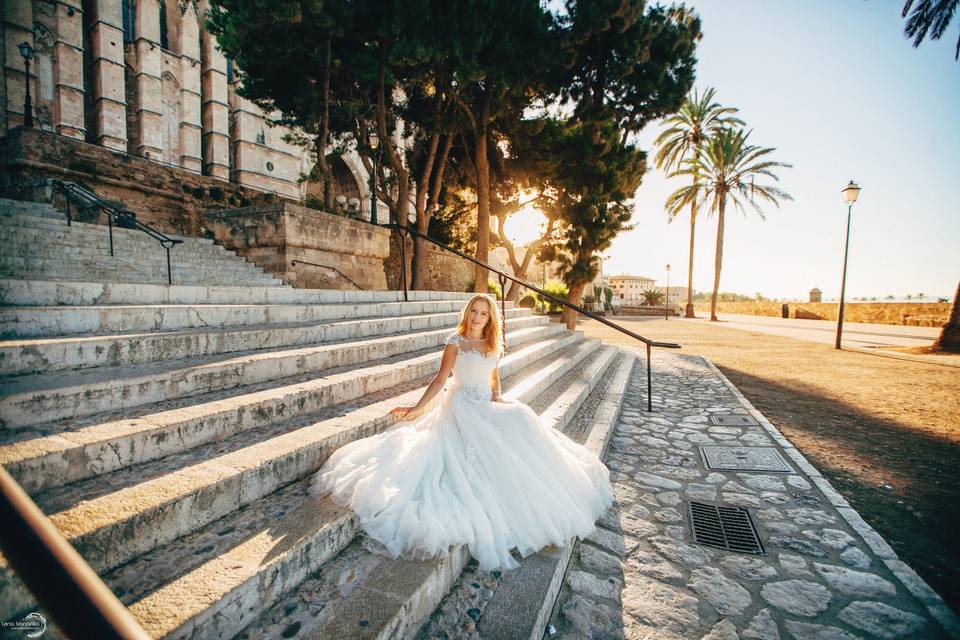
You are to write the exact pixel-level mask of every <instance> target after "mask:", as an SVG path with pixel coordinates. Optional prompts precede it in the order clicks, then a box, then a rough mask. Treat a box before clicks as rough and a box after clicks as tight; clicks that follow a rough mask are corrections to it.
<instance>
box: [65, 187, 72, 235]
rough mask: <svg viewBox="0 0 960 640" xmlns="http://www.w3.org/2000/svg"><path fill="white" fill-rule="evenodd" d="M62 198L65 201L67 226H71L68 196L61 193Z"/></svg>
mask: <svg viewBox="0 0 960 640" xmlns="http://www.w3.org/2000/svg"><path fill="white" fill-rule="evenodd" d="M63 199H64V200H66V201H67V226H68V227H72V226H73V225H72V224H71V220H70V218H71V216H70V197H69V196H68V195H67V194H63Z"/></svg>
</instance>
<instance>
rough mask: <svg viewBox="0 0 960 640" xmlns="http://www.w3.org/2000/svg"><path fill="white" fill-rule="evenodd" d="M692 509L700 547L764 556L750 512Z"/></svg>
mask: <svg viewBox="0 0 960 640" xmlns="http://www.w3.org/2000/svg"><path fill="white" fill-rule="evenodd" d="M689 506H690V524H691V526H692V527H693V539H694V540H695V541H696V542H697V543H698V544H702V545H706V546H708V547H718V548H720V549H728V550H730V551H739V552H740V553H754V554H762V553H764V550H763V544H761V542H760V536H758V535H757V528H756V527H755V526H754V525H753V520H752V519H751V518H750V512H749V511H747V510H746V509H744V508H742V507H718V506H716V505H712V504H706V503H703V502H690V504H689Z"/></svg>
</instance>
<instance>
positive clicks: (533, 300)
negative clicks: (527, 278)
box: [517, 291, 539, 309]
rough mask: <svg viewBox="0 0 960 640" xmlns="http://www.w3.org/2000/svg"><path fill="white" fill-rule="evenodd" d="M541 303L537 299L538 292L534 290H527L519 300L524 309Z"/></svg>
mask: <svg viewBox="0 0 960 640" xmlns="http://www.w3.org/2000/svg"><path fill="white" fill-rule="evenodd" d="M538 304H539V300H537V294H535V293H534V292H533V291H527V292H526V293H525V294H523V295H522V296H520V299H519V300H518V301H517V306H518V307H523V308H524V309H533V308H534V307H536V306H537V305H538Z"/></svg>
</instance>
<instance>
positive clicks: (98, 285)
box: [0, 278, 512, 307]
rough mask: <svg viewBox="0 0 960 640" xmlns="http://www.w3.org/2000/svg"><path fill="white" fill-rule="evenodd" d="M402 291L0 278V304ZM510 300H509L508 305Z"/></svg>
mask: <svg viewBox="0 0 960 640" xmlns="http://www.w3.org/2000/svg"><path fill="white" fill-rule="evenodd" d="M407 295H408V299H409V300H410V301H424V300H469V299H470V297H471V295H472V294H470V293H461V292H459V291H409V292H408V294H407ZM402 300H403V291H353V290H342V289H294V288H293V287H290V286H288V285H279V286H276V287H265V286H258V287H251V286H224V285H209V286H207V285H173V286H168V285H166V284H162V285H161V284H136V285H134V284H128V283H123V282H58V281H55V280H44V279H42V278H24V279H12V278H0V304H2V305H6V306H13V305H22V306H31V307H37V306H45V305H61V306H82V305H107V304H116V305H130V304H139V305H143V304H198V305H217V304H331V303H340V302H398V301H402ZM511 304H512V303H507V306H508V307H509V306H510V305H511Z"/></svg>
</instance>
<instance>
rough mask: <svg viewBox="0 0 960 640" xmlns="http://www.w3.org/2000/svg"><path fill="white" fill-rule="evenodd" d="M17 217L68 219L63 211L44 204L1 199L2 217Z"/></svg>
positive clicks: (0, 209)
mask: <svg viewBox="0 0 960 640" xmlns="http://www.w3.org/2000/svg"><path fill="white" fill-rule="evenodd" d="M16 215H29V216H35V217H40V218H51V219H54V220H59V219H66V217H67V216H66V214H65V213H63V212H62V211H59V210H57V209H55V208H53V207H52V206H50V205H49V204H45V203H42V202H31V201H29V200H9V199H7V198H0V217H3V216H16Z"/></svg>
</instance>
